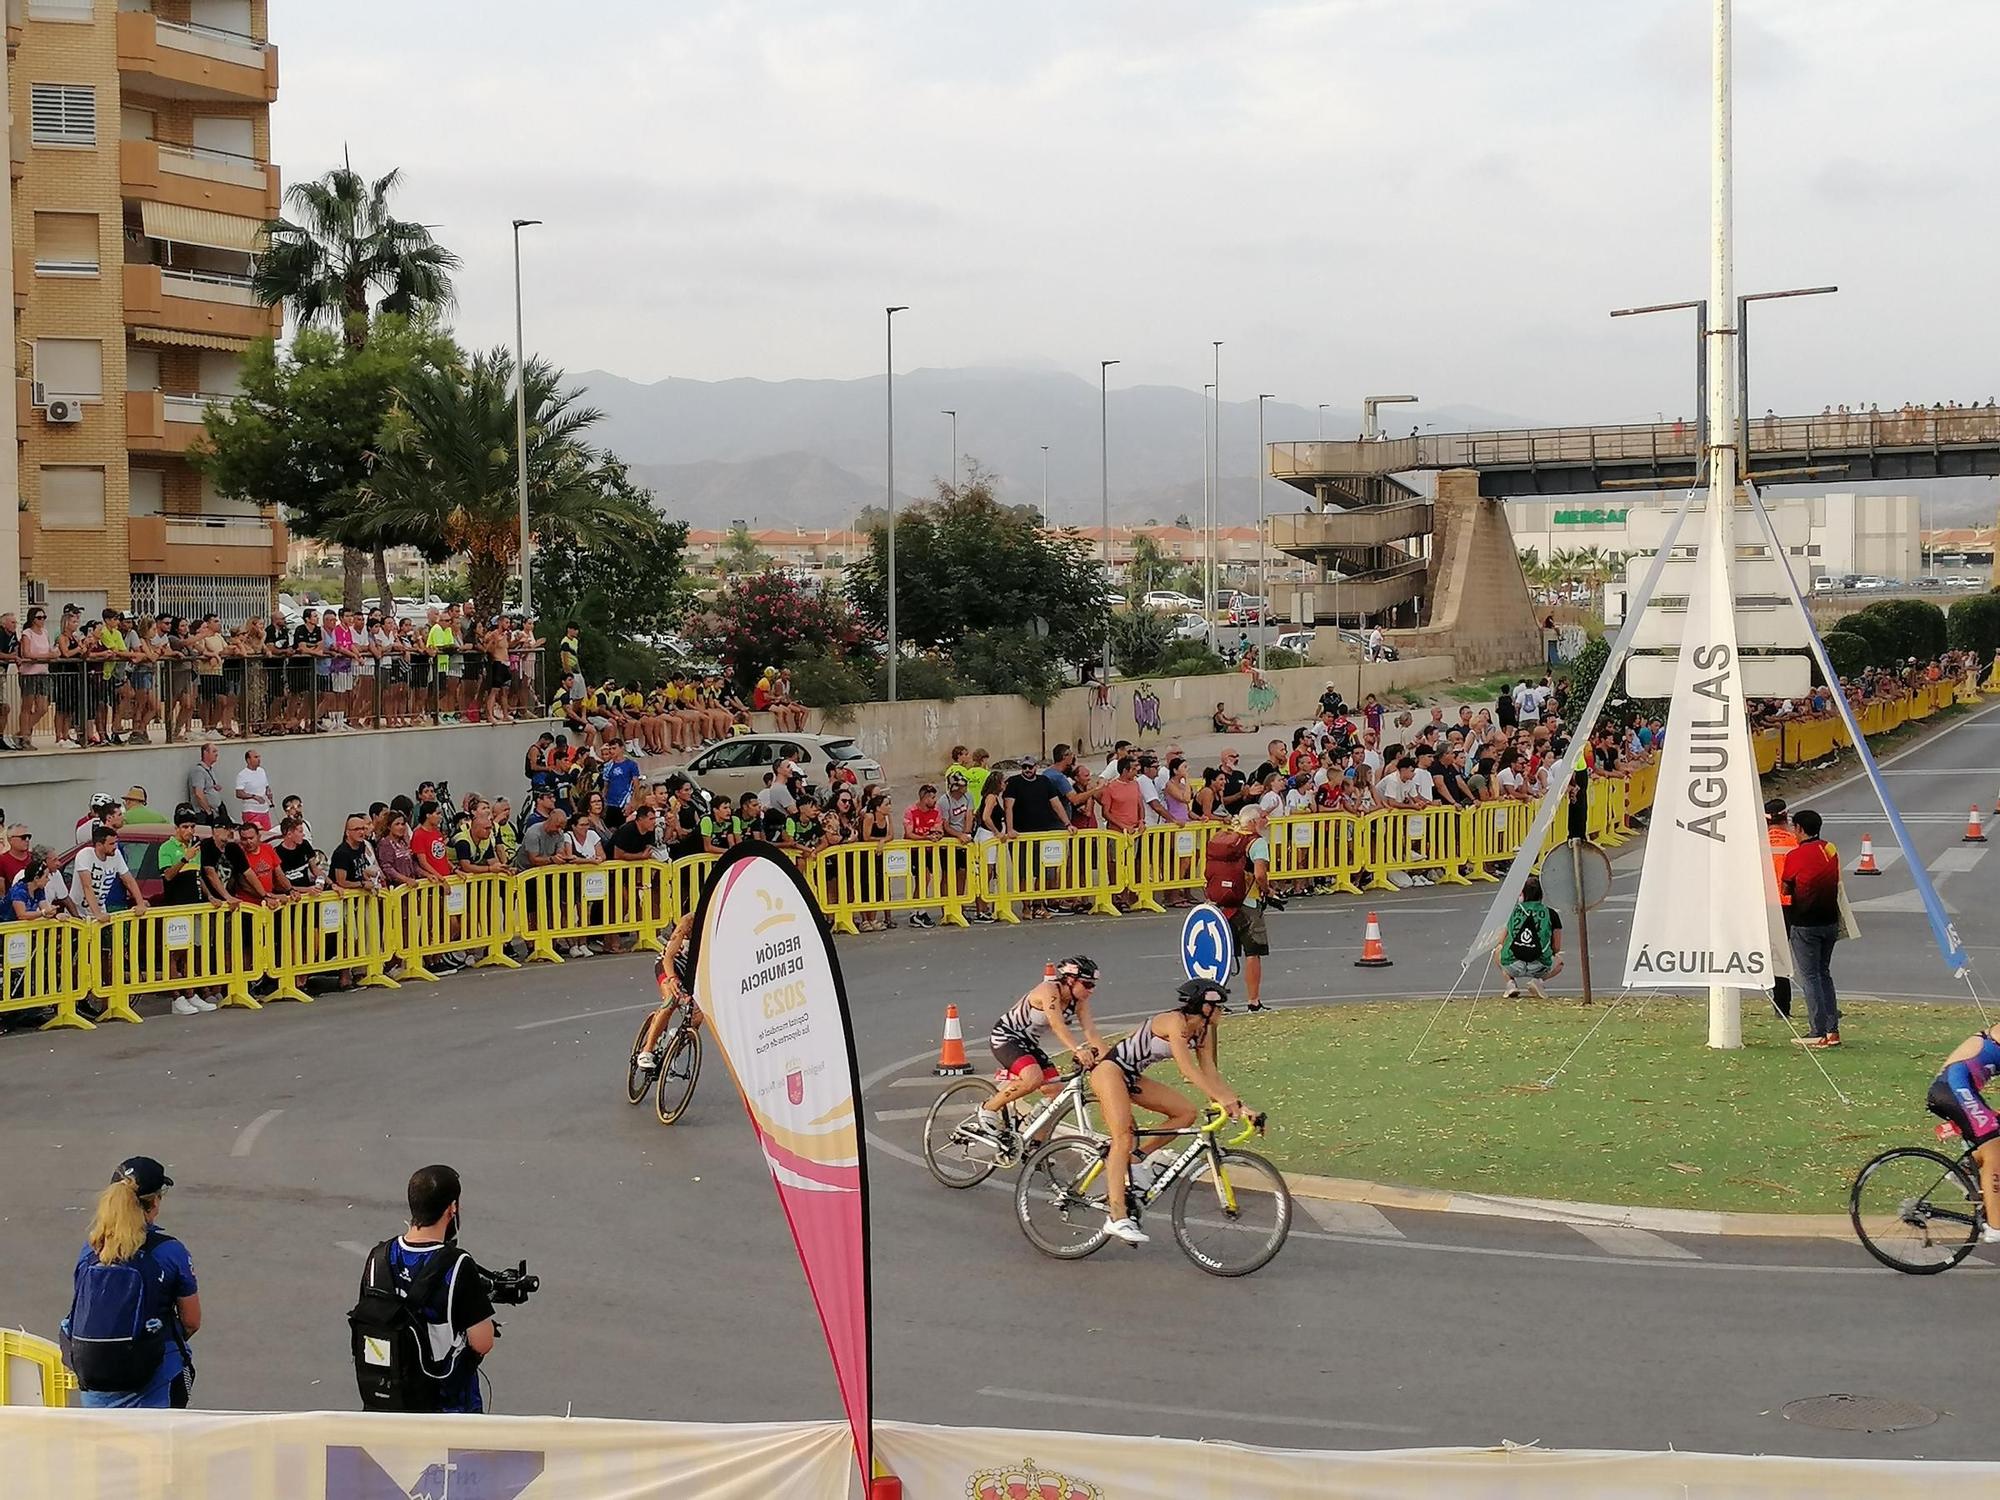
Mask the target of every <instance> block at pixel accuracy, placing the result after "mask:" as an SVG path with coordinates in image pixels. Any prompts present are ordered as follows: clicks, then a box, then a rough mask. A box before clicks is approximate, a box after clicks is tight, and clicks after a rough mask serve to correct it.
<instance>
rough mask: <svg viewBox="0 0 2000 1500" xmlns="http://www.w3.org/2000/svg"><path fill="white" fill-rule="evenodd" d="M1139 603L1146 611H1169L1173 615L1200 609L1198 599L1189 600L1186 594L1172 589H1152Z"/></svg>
mask: <svg viewBox="0 0 2000 1500" xmlns="http://www.w3.org/2000/svg"><path fill="white" fill-rule="evenodd" d="M1139 602H1140V603H1141V604H1142V605H1144V606H1145V607H1146V608H1147V609H1170V610H1172V611H1173V612H1174V613H1175V614H1181V613H1183V612H1185V611H1190V610H1193V611H1197V612H1198V611H1199V610H1200V609H1201V601H1200V600H1199V599H1190V598H1189V597H1188V596H1187V595H1186V594H1183V593H1179V592H1177V591H1176V590H1174V589H1154V590H1153V591H1152V592H1151V593H1150V594H1148V595H1146V597H1145V598H1144V599H1142V600H1140V601H1139Z"/></svg>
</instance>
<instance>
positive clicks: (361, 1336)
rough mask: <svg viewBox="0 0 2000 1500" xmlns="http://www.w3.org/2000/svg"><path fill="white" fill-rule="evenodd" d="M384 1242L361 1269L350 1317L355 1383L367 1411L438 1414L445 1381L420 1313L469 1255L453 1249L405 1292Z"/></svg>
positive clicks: (427, 1267)
mask: <svg viewBox="0 0 2000 1500" xmlns="http://www.w3.org/2000/svg"><path fill="white" fill-rule="evenodd" d="M392 1243H394V1242H393V1241H390V1240H384V1241H383V1242H382V1243H381V1244H379V1245H377V1246H376V1247H375V1248H374V1249H373V1250H370V1251H369V1252H368V1261H367V1264H366V1265H364V1266H363V1267H362V1269H361V1296H360V1299H359V1300H358V1301H357V1302H356V1303H355V1304H354V1307H353V1309H352V1310H351V1311H350V1312H349V1313H348V1314H347V1326H348V1329H349V1332H350V1334H351V1336H352V1342H353V1352H354V1383H355V1385H356V1387H357V1388H358V1389H359V1391H360V1393H361V1409H362V1410H363V1411H436V1410H438V1408H439V1406H440V1404H441V1394H442V1393H441V1391H440V1389H439V1377H438V1376H437V1375H435V1374H433V1373H432V1372H431V1368H430V1361H429V1359H428V1355H429V1352H430V1350H429V1335H428V1333H427V1331H426V1326H425V1324H424V1322H423V1319H422V1318H421V1317H420V1316H419V1314H418V1311H417V1310H418V1309H420V1308H424V1307H428V1306H430V1305H431V1303H432V1302H433V1301H434V1300H435V1299H436V1297H437V1294H438V1293H439V1292H440V1291H441V1290H442V1289H443V1288H444V1285H445V1282H446V1280H447V1278H448V1277H449V1276H450V1275H451V1271H452V1268H453V1267H454V1266H456V1265H458V1263H459V1262H460V1261H462V1260H465V1259H467V1258H468V1257H467V1255H466V1252H465V1251H463V1250H457V1249H455V1248H448V1249H447V1251H446V1252H445V1253H444V1254H440V1255H433V1256H431V1257H430V1258H429V1259H428V1260H427V1261H426V1262H425V1265H424V1268H423V1269H422V1270H421V1271H419V1272H418V1273H417V1274H416V1275H415V1276H414V1277H412V1278H411V1280H410V1285H409V1287H408V1289H407V1290H406V1289H404V1288H403V1287H402V1286H401V1285H400V1284H399V1283H398V1282H397V1280H396V1273H395V1270H394V1269H393V1268H392V1267H391V1266H390V1264H389V1246H390V1245H391V1244H392Z"/></svg>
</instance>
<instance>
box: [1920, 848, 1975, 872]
mask: <svg viewBox="0 0 2000 1500" xmlns="http://www.w3.org/2000/svg"><path fill="white" fill-rule="evenodd" d="M1984 858H1986V847H1985V846H1984V845H1981V844H1954V845H1952V846H1951V847H1950V848H1948V849H1946V850H1945V851H1944V852H1943V853H1941V854H1939V855H1938V857H1937V858H1936V859H1934V860H1932V861H1931V862H1930V866H1929V869H1930V872H1931V874H1933V875H1969V874H1971V873H1972V871H1973V870H1974V869H1975V868H1977V867H1978V864H1979V862H1980V861H1981V860H1982V859H1984Z"/></svg>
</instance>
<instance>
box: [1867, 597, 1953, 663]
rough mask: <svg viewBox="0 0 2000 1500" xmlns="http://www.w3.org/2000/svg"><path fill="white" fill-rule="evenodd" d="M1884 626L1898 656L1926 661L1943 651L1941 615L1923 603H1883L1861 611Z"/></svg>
mask: <svg viewBox="0 0 2000 1500" xmlns="http://www.w3.org/2000/svg"><path fill="white" fill-rule="evenodd" d="M1861 613H1862V614H1864V615H1874V616H1876V617H1877V618H1879V619H1880V620H1882V621H1883V622H1884V623H1886V624H1887V625H1888V627H1889V630H1890V632H1891V638H1892V639H1893V641H1894V643H1895V649H1896V652H1897V654H1898V656H1899V657H1900V658H1902V659H1908V658H1909V657H1912V656H1914V657H1915V658H1916V659H1917V660H1918V661H1929V660H1930V659H1931V658H1932V657H1934V656H1936V655H1938V654H1939V653H1940V652H1942V651H1943V650H1944V643H1945V634H1946V631H1945V619H1944V611H1943V610H1941V609H1939V608H1938V607H1937V606H1936V605H1935V604H1932V603H1930V602H1929V601H1927V600H1923V599H1883V600H1881V601H1880V602H1878V603H1875V604H1871V605H1869V606H1868V607H1867V608H1866V609H1864V610H1862V611H1861Z"/></svg>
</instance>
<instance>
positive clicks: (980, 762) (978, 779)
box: [945, 750, 993, 808]
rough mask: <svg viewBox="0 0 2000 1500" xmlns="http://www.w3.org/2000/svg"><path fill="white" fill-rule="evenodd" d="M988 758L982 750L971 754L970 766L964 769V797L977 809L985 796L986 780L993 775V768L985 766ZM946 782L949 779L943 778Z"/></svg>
mask: <svg viewBox="0 0 2000 1500" xmlns="http://www.w3.org/2000/svg"><path fill="white" fill-rule="evenodd" d="M987 759H988V757H987V753H986V751H984V750H975V751H973V752H972V764H970V765H969V766H967V767H966V768H965V795H966V796H968V797H970V798H971V799H972V805H973V806H974V807H975V808H977V807H979V806H980V805H981V804H982V801H983V799H984V798H985V796H986V778H987V777H989V776H991V775H992V774H993V768H992V767H991V766H989V765H987V764H986V761H987ZM945 779H946V780H947V781H949V780H950V777H949V776H947V777H946V778H945Z"/></svg>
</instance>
